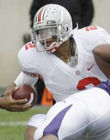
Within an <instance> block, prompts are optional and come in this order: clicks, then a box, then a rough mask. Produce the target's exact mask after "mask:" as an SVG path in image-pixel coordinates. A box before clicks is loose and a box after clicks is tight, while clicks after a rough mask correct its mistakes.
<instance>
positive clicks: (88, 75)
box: [15, 26, 110, 101]
mask: <svg viewBox="0 0 110 140" xmlns="http://www.w3.org/2000/svg"><path fill="white" fill-rule="evenodd" d="M71 34H72V36H73V38H74V40H75V43H76V47H77V51H78V63H77V65H75V66H74V67H71V66H69V65H68V64H66V63H65V62H63V61H62V60H61V59H60V58H58V57H57V56H55V55H54V54H52V53H48V52H47V51H44V49H43V46H41V44H40V43H39V42H37V44H36V46H35V45H33V44H32V43H31V42H30V43H28V44H26V45H25V46H24V47H23V48H21V50H20V51H19V53H18V59H19V63H20V66H21V69H22V70H23V71H24V73H29V74H31V75H32V76H36V75H41V76H42V78H43V80H44V83H45V85H46V87H47V89H48V90H49V91H50V92H52V94H53V97H54V99H55V100H56V101H61V100H63V99H65V98H66V97H68V96H69V95H71V94H73V93H75V92H77V91H78V90H82V89H85V88H89V87H92V86H95V85H97V84H99V83H100V81H105V80H107V77H106V76H105V75H104V74H103V72H102V71H101V70H100V69H99V67H98V66H97V64H96V62H95V59H94V56H93V53H92V50H93V49H94V48H95V47H96V46H97V45H100V44H108V43H110V35H109V34H108V33H107V32H106V31H105V30H104V29H102V28H100V27H91V26H90V27H86V28H83V29H80V30H76V31H74V30H73V31H72V33H71ZM38 50H40V51H38ZM41 50H42V51H41ZM26 75H27V74H23V73H21V74H20V75H19V76H18V78H17V79H16V81H15V83H16V84H19V83H22V82H24V83H28V84H32V83H33V84H34V83H35V82H36V78H35V77H31V76H30V77H29V76H28V78H26ZM26 79H28V80H27V81H26Z"/></svg>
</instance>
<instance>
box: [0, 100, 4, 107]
mask: <svg viewBox="0 0 110 140" xmlns="http://www.w3.org/2000/svg"><path fill="white" fill-rule="evenodd" d="M0 108H3V97H0Z"/></svg>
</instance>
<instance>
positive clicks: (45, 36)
mask: <svg viewBox="0 0 110 140" xmlns="http://www.w3.org/2000/svg"><path fill="white" fill-rule="evenodd" d="M71 30H72V18H71V16H70V14H69V12H68V11H67V10H66V9H65V8H64V7H62V6H60V5H57V4H47V5H45V6H43V7H41V8H40V9H39V10H38V12H37V13H36V15H35V17H34V22H33V34H34V39H35V41H39V42H40V43H41V44H42V45H43V46H44V48H45V50H47V51H49V52H55V51H56V50H57V49H58V47H59V46H60V45H61V44H62V43H63V42H65V41H67V40H68V39H69V38H70V32H71Z"/></svg>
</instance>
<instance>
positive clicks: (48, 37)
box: [36, 27, 57, 47]
mask: <svg viewBox="0 0 110 140" xmlns="http://www.w3.org/2000/svg"><path fill="white" fill-rule="evenodd" d="M36 35H37V38H38V40H39V41H40V42H41V43H42V45H43V42H44V41H45V43H46V45H47V47H48V46H50V45H51V44H52V43H53V42H56V41H57V28H56V27H51V28H45V29H40V30H38V31H36Z"/></svg>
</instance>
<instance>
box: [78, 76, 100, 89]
mask: <svg viewBox="0 0 110 140" xmlns="http://www.w3.org/2000/svg"><path fill="white" fill-rule="evenodd" d="M100 82H101V81H100V80H99V79H98V78H96V77H87V78H84V79H82V80H80V81H79V83H78V86H77V89H78V90H82V89H85V88H86V86H87V85H89V84H93V85H94V86H97V85H98V84H100Z"/></svg>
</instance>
